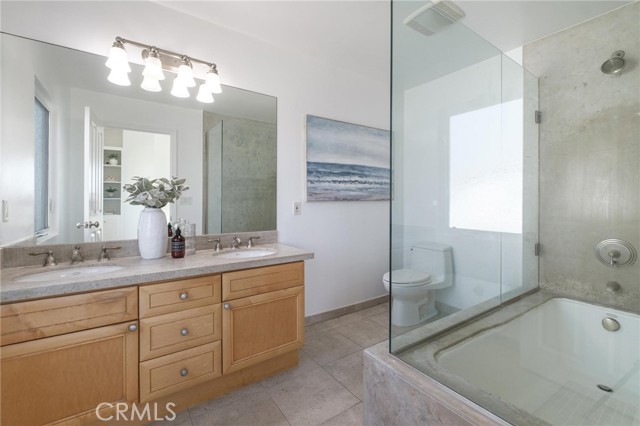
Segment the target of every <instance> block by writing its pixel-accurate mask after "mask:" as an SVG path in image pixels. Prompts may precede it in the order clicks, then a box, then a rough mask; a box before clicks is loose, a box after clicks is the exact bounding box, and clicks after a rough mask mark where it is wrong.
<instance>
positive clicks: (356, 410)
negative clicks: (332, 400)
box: [321, 403, 364, 426]
mask: <svg viewBox="0 0 640 426" xmlns="http://www.w3.org/2000/svg"><path fill="white" fill-rule="evenodd" d="M363 424H364V406H363V405H362V403H360V404H358V405H355V406H353V407H351V408H349V409H348V410H347V411H345V412H344V413H340V414H338V415H337V416H335V417H333V418H331V419H329V420H327V421H326V422H324V423H322V425H321V426H362V425H363Z"/></svg>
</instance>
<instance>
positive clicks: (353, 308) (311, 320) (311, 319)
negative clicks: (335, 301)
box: [304, 294, 389, 327]
mask: <svg viewBox="0 0 640 426" xmlns="http://www.w3.org/2000/svg"><path fill="white" fill-rule="evenodd" d="M388 301H389V295H388V294H385V295H383V296H378V297H374V298H373V299H369V300H365V301H364V302H359V303H354V304H353V305H349V306H343V307H342V308H338V309H334V310H331V311H327V312H322V313H320V314H315V315H310V316H308V317H306V318H305V319H304V325H305V327H306V326H310V325H313V324H317V323H319V322H322V321H327V320H330V319H334V318H338V317H341V316H343V315H347V314H352V313H354V312H358V311H361V310H363V309H367V308H370V307H372V306H376V305H379V304H381V303H386V302H388Z"/></svg>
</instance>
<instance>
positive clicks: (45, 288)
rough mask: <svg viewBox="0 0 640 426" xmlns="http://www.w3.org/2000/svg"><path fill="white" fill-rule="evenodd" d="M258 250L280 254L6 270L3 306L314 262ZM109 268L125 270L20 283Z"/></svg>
mask: <svg viewBox="0 0 640 426" xmlns="http://www.w3.org/2000/svg"><path fill="white" fill-rule="evenodd" d="M255 248H256V249H259V248H270V249H274V250H276V251H277V252H276V253H275V254H272V255H269V256H264V257H250V258H243V259H224V258H222V257H220V256H218V255H217V254H218V253H216V252H215V251H213V250H200V251H198V252H197V253H196V254H194V255H187V256H185V257H184V258H182V259H173V258H172V257H171V255H170V254H167V255H166V256H165V257H163V258H161V259H153V260H144V259H141V258H140V257H123V258H118V259H113V260H110V261H102V262H97V261H85V262H82V263H78V264H75V265H73V266H72V265H70V264H68V263H65V264H59V265H58V266H54V267H47V268H44V267H42V266H26V267H16V268H5V269H3V270H2V271H1V273H0V302H1V303H10V302H19V301H23V300H29V299H38V298H43V297H52V296H62V295H65V294H71V293H81V292H86V291H93V290H104V289H109V288H115V287H124V286H128V285H138V284H146V283H151V282H155V281H166V280H172V279H179V278H189V277H194V276H198V275H206V274H215V273H220V272H227V271H233V270H239V269H248V268H257V267H260V266H269V265H278V264H281V263H289V262H297V261H300V260H308V259H313V252H310V251H307V250H302V249H298V248H295V247H291V246H287V245H284V244H278V243H276V244H264V245H256V247H255ZM239 250H247V249H239ZM230 251H231V250H230V249H225V250H224V251H223V252H230ZM106 265H115V266H121V267H122V269H119V270H116V271H112V272H107V273H101V274H95V275H85V276H72V277H65V278H61V279H56V280H49V281H43V282H18V281H16V280H17V279H19V278H21V277H24V276H27V275H33V274H38V273H42V272H49V271H55V270H60V269H69V268H83V267H92V266H106Z"/></svg>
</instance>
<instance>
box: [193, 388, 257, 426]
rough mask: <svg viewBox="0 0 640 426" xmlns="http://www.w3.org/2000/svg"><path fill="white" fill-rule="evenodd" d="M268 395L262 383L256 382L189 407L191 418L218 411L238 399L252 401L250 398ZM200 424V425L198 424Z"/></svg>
mask: <svg viewBox="0 0 640 426" xmlns="http://www.w3.org/2000/svg"><path fill="white" fill-rule="evenodd" d="M265 396H266V392H265V390H264V387H263V386H262V384H261V383H254V384H251V385H249V386H245V387H243V388H240V389H238V390H236V391H233V392H230V393H228V394H225V395H222V396H219V397H218V398H215V399H212V400H209V401H207V402H203V403H202V404H198V405H196V406H194V407H191V408H189V412H190V413H191V418H192V419H193V420H194V424H195V420H196V419H197V418H198V417H201V416H203V415H206V414H207V413H209V412H211V411H216V410H218V409H220V408H222V407H225V406H227V405H230V404H234V403H236V402H238V401H243V400H244V401H250V400H259V399H261V398H264V397H265ZM197 426H199V425H197Z"/></svg>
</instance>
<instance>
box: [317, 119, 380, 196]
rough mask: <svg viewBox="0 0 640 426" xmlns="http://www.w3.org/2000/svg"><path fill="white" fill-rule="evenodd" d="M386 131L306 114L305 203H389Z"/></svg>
mask: <svg viewBox="0 0 640 426" xmlns="http://www.w3.org/2000/svg"><path fill="white" fill-rule="evenodd" d="M389 150H390V143H389V132H388V131H385V130H380V129H374V128H372V127H365V126H359V125H356V124H350V123H344V122H341V121H335V120H329V119H326V118H321V117H315V116H312V115H307V201H381V200H389V198H390V185H389V181H390V179H389V177H390V171H389V162H390V160H389V158H390V157H389Z"/></svg>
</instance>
